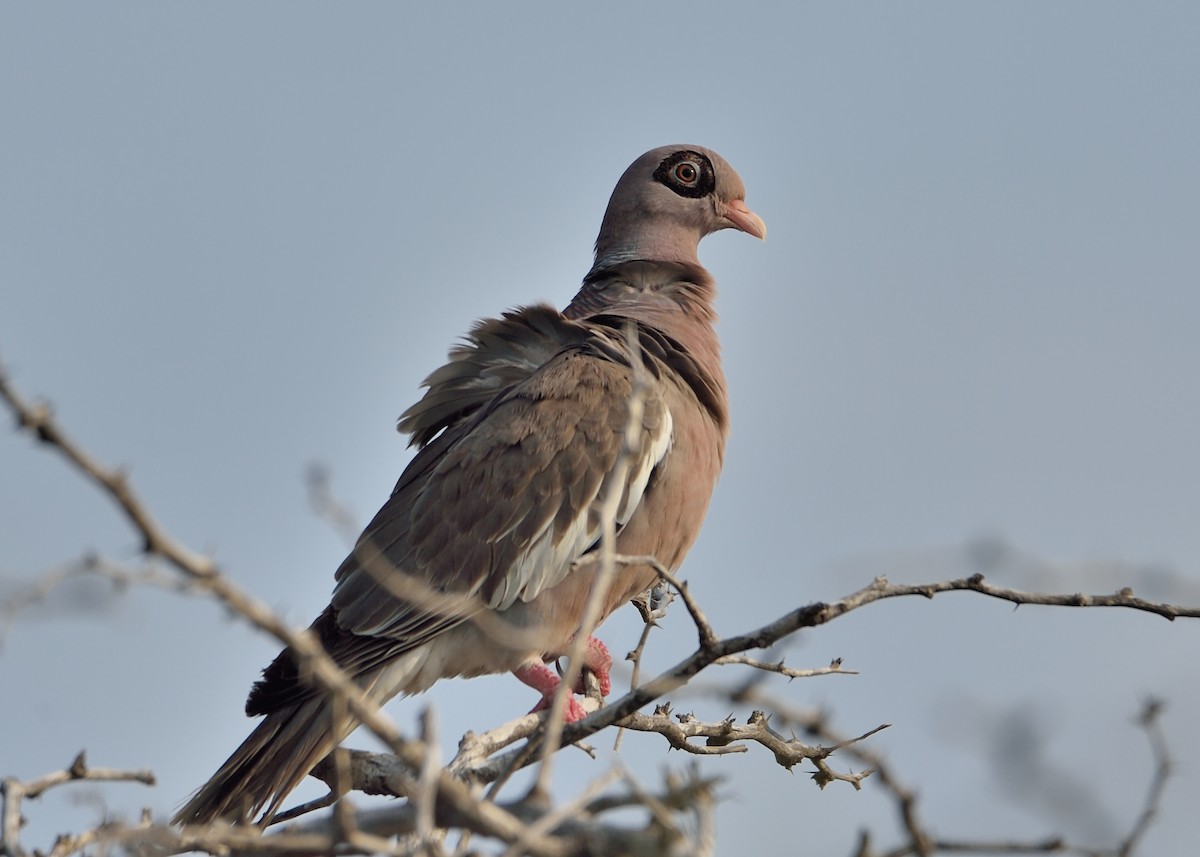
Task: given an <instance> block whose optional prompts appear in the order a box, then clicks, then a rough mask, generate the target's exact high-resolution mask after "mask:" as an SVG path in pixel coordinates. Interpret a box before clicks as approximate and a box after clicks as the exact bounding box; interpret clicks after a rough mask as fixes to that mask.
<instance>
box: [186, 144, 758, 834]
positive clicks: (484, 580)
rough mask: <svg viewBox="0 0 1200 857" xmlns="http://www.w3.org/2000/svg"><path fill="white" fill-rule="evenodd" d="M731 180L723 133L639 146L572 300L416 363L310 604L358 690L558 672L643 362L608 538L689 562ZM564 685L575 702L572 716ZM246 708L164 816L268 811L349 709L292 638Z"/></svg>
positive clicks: (620, 594) (743, 221)
mask: <svg viewBox="0 0 1200 857" xmlns="http://www.w3.org/2000/svg"><path fill="white" fill-rule="evenodd" d="M744 196H745V190H744V187H743V185H742V180H741V179H740V178H739V177H738V174H737V173H736V172H734V170H733V168H732V167H730V166H729V164H728V163H726V162H725V160H724V159H723V158H721V156H719V155H717V154H716V153H715V152H712V151H709V150H708V149H704V148H701V147H700V146H665V147H662V148H658V149H654V150H652V151H650V152H647V153H646V154H644V155H642V156H641V157H640V158H638V159H637V160H636V161H634V162H633V164H632V165H631V166H630V167H629V169H628V170H626V171H625V174H624V175H623V176H621V180H620V181H619V182H618V183H617V186H616V189H615V190H614V191H613V194H612V198H611V200H610V201H609V204H608V210H607V212H606V213H605V215H604V221H603V223H602V224H601V226H600V236H599V237H598V238H597V239H596V257H595V264H594V265H593V266H592V269H591V271H589V272H588V274H587V276H586V277H585V278H584V280H583V285H582V287H581V288H580V290H579V292H578V294H576V295H575V298H574V299H573V300H572V301H571V303H570V305H569V306H568V307H567V308H566V309H565V310H564V311H563V312H561V313H560V312H558V311H557V310H555V309H553V308H552V307H549V306H546V305H535V306H530V307H525V308H521V309H516V310H513V311H511V312H508V313H505V314H504V315H503V317H501V318H498V319H488V320H485V321H482V322H480V323H478V324H477V325H476V326H475V328H474V329H473V330H472V331H471V333H470V334H469V336H468V337H467V339H466V341H465V342H464V344H462V345H460V346H458V347H456V348H454V349H453V350H452V351H451V352H450V360H449V362H448V363H447V364H446V365H444V366H442V367H441V368H440V369H438V370H437V371H436V372H434V373H433V374H432V375H430V376H429V377H428V378H427V379H426V381H425V386H426V387H427V388H428V389H427V391H426V393H425V395H424V397H423V398H422V399H421V400H420V401H419V402H417V403H416V404H415V405H413V406H412V407H411V408H409V409H408V410H407V411H406V412H405V413H404V415H403V416H402V417H401V418H400V423H399V428H400V430H401V431H403V432H407V433H408V434H410V435H411V436H412V443H413V444H415V445H417V446H418V447H419V450H418V452H417V454H416V456H415V457H414V458H413V459H412V461H411V462H410V463H409V465H408V467H407V468H405V470H404V473H403V475H401V477H400V481H399V482H398V483H397V485H396V489H395V491H393V492H392V495H391V497H390V498H389V499H388V501H387V502H386V503H385V504H384V506H383V508H382V509H380V510H379V513H378V514H377V515H376V516H375V518H374V520H372V521H371V523H370V525H368V527H367V528H366V530H365V531H364V532H363V534H362V535H361V536H360V537H359V540H358V543H357V545H356V546H355V549H354V551H353V552H352V553H351V554H350V556H349V557H347V559H346V561H345V562H343V563H342V565H341V567H340V568H339V569H338V570H337V574H336V579H337V584H336V586H335V588H334V592H333V599H332V601H331V603H330V605H329V606H328V607H327V608H326V609H325V611H324V612H323V613H322V614H321V615H320V616H319V617H318V618H317V620H316V621H315V622H314V623H313V625H312V631H313V632H314V633H315V634H316V636H317V637H318V638H319V640H320V641H321V644H322V645H323V646H324V647H325V649H326V651H327V652H328V653H329V654H330V656H331V657H332V658H333V659H334V660H335V661H336V662H337V663H338V664H339V665H340V666H341V668H342V669H343V670H345V671H346V672H347V673H348V674H349V675H350V676H351V677H352V678H353V679H354V681H355V682H356V683H357V684H358V685H359V686H360V687H361V688H362V689H363V690H364V691H365V692H366V693H367V694H368V695H369V696H370V697H372V698H373V699H375V700H378V701H380V702H382V701H385V700H387V699H390V698H391V697H393V696H395V695H396V694H398V693H404V694H411V693H418V692H420V691H423V690H425V689H426V688H428V687H429V686H430V685H432V684H433V683H434V682H435V681H437V680H438V679H439V678H446V677H450V676H476V675H483V674H488V673H500V672H508V671H511V672H513V673H514V674H515V675H516V676H517V677H518V678H519V679H520V680H521V681H523V682H525V683H526V684H528V685H530V686H531V687H533V688H534V689H536V690H537V691H538V692H539V693H540V694H541V695H542V702H541V703H540V704H539V706H538V707H539V708H540V707H545V706H546V704H547V701H548V700H549V699H550V698H551V697H552V695H553V693H554V691H555V688H556V687H557V685H558V683H559V679H558V676H557V675H556V674H555V672H554V671H553V670H551V669H550V668H549V667H547V666H546V664H547V663H548V662H550V661H553V660H555V659H556V658H558V657H560V656H562V655H563V654H564V653H565V652H567V650H568V649H569V648H570V645H571V641H572V639H573V638H574V636H575V635H577V634H579V633H581V632H583V633H590V631H591V629H581V628H580V622H581V619H582V614H583V611H584V607H585V604H586V601H587V599H588V595H589V593H590V591H591V587H592V582H593V580H594V577H595V575H596V573H597V568H598V565H597V564H596V563H590V564H589V563H578V562H577V561H578V560H579V559H580V558H581V557H584V556H585V555H586V554H588V552H589V551H593V550H596V549H597V547H598V544H599V539H600V527H601V516H600V508H601V505H602V503H603V501H604V499H605V497H606V496H607V495H608V493H609V492H610V491H613V490H614V485H613V484H612V482H613V478H614V471H615V470H616V468H615V463H616V461H617V459H618V454H619V450H620V447H621V439H622V435H623V433H624V432H625V430H626V427H627V423H628V414H629V401H630V397H631V390H632V389H633V377H634V371H635V370H634V368H633V367H634V365H635V362H640V363H641V364H642V367H643V368H642V370H641V371H642V372H643V373H644V376H643V377H645V378H647V379H648V384H647V385H646V386H647V390H646V392H645V395H644V399H643V402H644V409H643V412H642V417H641V425H640V430H639V431H638V433H637V434H638V438H637V443H636V449H637V453H636V455H635V457H634V460H633V464H632V466H631V467H628V468H625V470H626V472H627V476H626V477H625V481H624V484H622V485H618V486H615V488H616V489H617V490H620V492H621V502H620V506H619V509H618V513H617V521H616V523H617V527H618V537H617V550H618V551H619V552H620V553H622V554H627V555H651V556H654V557H656V558H657V559H658V560H659V561H660V562H661V563H663V564H664V565H665V566H666V567H668V568H670V569H672V570H674V569H675V568H677V567H678V566H679V564H680V563H681V562H682V561H683V557H684V554H686V553H687V551H688V548H690V547H691V545H692V543H693V541H695V539H696V535H697V533H698V532H699V530H700V524H701V521H702V520H703V518H704V513H705V509H706V508H707V506H708V501H709V496H710V494H711V493H712V490H713V485H714V483H715V482H716V479H717V474H718V472H719V471H720V469H721V461H722V457H723V454H724V447H725V435H726V426H727V413H726V408H727V400H726V393H725V377H724V374H723V373H722V371H721V359H720V348H719V343H718V341H717V335H716V333H715V331H714V330H713V322H714V320H715V313H714V311H713V298H714V295H715V286H714V282H713V279H712V277H711V276H710V275H709V273H708V272H707V271H706V270H705V269H704V268H703V267H701V265H700V263H699V261H698V260H697V258H696V249H697V245H698V244H699V242H700V239H701V238H703V237H704V236H706V235H708V234H709V233H712V232H716V231H717V230H720V229H728V228H734V229H739V230H741V231H743V232H747V233H749V234H751V235H754V236H756V237H758V238H764V237H765V236H766V226H765V225H764V224H763V221H762V220H761V219H760V218H759V217H758V216H757V215H755V214H754V213H753V212H751V211H750V210H749V209H748V208H747V207H746V204H745V202H744ZM630 325H632V326H633V329H634V332H635V333H636V338H632V337H630V336H628V335H627V334H628V330H627V328H628V327H629V326H630ZM633 341H636V343H637V346H636V347H637V349H638V350H639V351H640V355H633V354H631V351H630V348H631V346H630V342H633ZM654 581H655V573H654V571H653V570H652V569H650V568H648V567H646V566H630V567H623V568H621V569H620V570H619V571H618V573H617V576H616V579H615V581H614V583H613V584H612V586H611V587H610V589H609V592H608V594H607V597H606V598H605V599H604V601H603V609H602V611H601V617H607V616H608V615H609V614H610V613H611V612H612V611H613V610H615V609H616V608H617V607H618V606H620V605H621V604H623V603H625V602H626V601H629V600H630V599H631V598H632V597H633V596H635V595H637V594H639V593H641V592H642V591H644V590H646V589H647V588H648V587H650V586H651V585H652V584H653V583H654ZM586 652H587V654H586V657H585V663H586V665H587V667H588V668H589V669H591V670H592V671H593V672H594V673H595V674H596V675H597V678H598V679H599V680H600V685H601V689H602V690H603V691H604V692H607V691H608V688H609V678H608V671H609V667H610V666H611V663H612V660H611V658H610V657H609V655H608V652H607V650H606V649H605V648H604V646H603V644H602V643H600V642H599V641H597V640H594V639H589V640H588V643H587V647H586ZM567 699H568V707H567V710H566V712H565V714H566V717H567V719H568V720H576V719H578V718H580V717H582V716H583V711H582V709H581V708H580V707H579V705H578V703H577V702H576V701H575V700H574V699H573V698H571V697H570V696H568V698H567ZM246 713H247V714H249V715H266V717H265V719H264V720H263V721H262V722H261V723H260V724H259V725H258V727H257V728H256V729H255V730H254V732H253V733H251V735H250V737H249V738H247V739H246V741H245V742H244V743H243V744H242V746H241V747H239V748H238V749H237V751H236V752H235V753H234V754H233V755H232V756H231V757H230V758H229V760H228V761H226V762H225V764H224V765H222V766H221V768H220V770H218V771H217V773H216V774H215V775H213V777H212V779H211V780H209V781H208V783H207V784H205V785H204V786H203V787H202V788H201V789H200V790H199V791H198V792H197V793H196V794H195V796H194V797H192V799H191V800H190V801H188V803H187V804H186V805H185V806H184V807H183V808H182V809H181V810H180V811H179V813H178V814H177V815H176V816H175V818H174V821H175V823H190V824H203V823H207V822H210V821H214V820H216V819H218V818H223V819H226V820H230V821H246V820H248V819H250V818H252V817H253V816H254V815H255V814H257V813H258V812H259V811H260V810H262V809H263V808H264V807H265V808H266V812H265V814H264V816H263V819H261V820H260V823H265V822H267V821H269V820H270V818H271V817H273V816H274V814H275V813H276V812H277V811H278V809H279V807H280V805H281V804H282V802H283V800H284V799H285V798H286V796H287V795H288V793H289V792H291V791H292V789H294V788H295V787H296V786H297V785H298V784H299V783H300V782H301V781H302V780H303V779H304V777H305V776H306V775H307V774H308V772H309V771H310V770H311V769H312V768H313V766H314V765H316V764H317V762H319V761H320V760H321V759H322V758H323V757H324V756H325V755H326V754H327V753H329V752H330V750H332V749H333V747H334V746H336V744H337V743H338V742H339V741H341V740H342V739H343V738H344V737H346V736H347V735H348V734H349V733H350V732H351V731H352V730H353V729H354V727H355V726H356V725H357V721H355V720H354V719H353V717H351V716H348V715H346V714H344V713H340V714H339V716H338V720H337V722H336V723H335V722H334V711H333V705H332V703H331V702H330V701H329V699H328V697H327V696H326V695H325V694H323V693H321V692H320V691H318V690H317V689H315V688H314V687H313V686H312V685H311V684H310V683H309V682H307V681H306V680H305V678H304V677H303V676H302V674H301V671H300V669H299V667H298V665H297V661H296V659H295V657H294V656H293V654H292V652H291V650H290V649H288V650H284V651H283V652H282V653H281V654H280V655H279V656H278V657H277V658H276V659H275V661H274V662H273V663H272V664H271V665H270V666H268V667H267V668H266V670H264V671H263V677H262V679H261V680H260V681H259V682H257V683H256V684H255V685H254V688H253V690H251V692H250V698H249V699H248V700H247V702H246Z"/></svg>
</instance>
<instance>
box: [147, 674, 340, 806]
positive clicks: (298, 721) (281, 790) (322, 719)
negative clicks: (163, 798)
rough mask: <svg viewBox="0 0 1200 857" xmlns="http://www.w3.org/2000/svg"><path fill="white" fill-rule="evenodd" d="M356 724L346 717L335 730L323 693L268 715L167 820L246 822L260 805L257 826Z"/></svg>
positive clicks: (331, 710) (328, 702) (329, 706)
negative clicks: (260, 816)
mask: <svg viewBox="0 0 1200 857" xmlns="http://www.w3.org/2000/svg"><path fill="white" fill-rule="evenodd" d="M356 724H357V721H356V720H355V719H353V718H352V717H342V718H340V719H339V722H338V723H337V724H336V729H335V725H334V723H333V705H332V704H331V703H330V701H329V699H328V698H327V697H325V696H324V695H321V696H318V697H315V698H312V699H308V700H305V701H303V702H299V703H297V704H295V705H290V706H287V707H286V708H282V709H280V710H279V711H275V712H272V713H271V714H268V715H267V716H266V717H265V718H264V719H263V721H262V722H261V723H259V724H258V727H257V728H256V729H255V730H254V731H253V732H251V733H250V737H249V738H247V739H246V740H245V741H243V742H242V746H240V747H238V748H237V750H235V751H234V753H233V755H232V756H230V757H229V758H228V759H227V760H226V761H225V764H223V765H222V766H221V767H220V769H219V770H218V771H217V772H216V773H215V774H213V775H212V777H211V778H210V779H209V781H208V782H207V783H205V784H204V785H203V786H201V787H200V789H199V791H197V792H196V794H195V795H193V796H192V798H191V800H189V801H188V802H187V803H186V804H184V806H183V807H182V808H181V809H180V810H179V812H177V813H176V814H175V817H174V818H172V819H171V822H172V824H210V823H212V822H214V821H217V820H218V819H224V820H226V821H230V822H239V821H249V820H250V819H251V818H253V817H254V816H255V815H256V814H258V812H259V811H260V810H262V809H263V808H264V807H266V815H265V816H264V818H263V820H262V821H260V824H261V823H264V822H267V821H269V820H270V818H271V817H272V816H273V815H274V814H275V813H276V812H277V811H278V810H279V807H280V805H281V804H282V803H283V801H284V800H285V799H286V798H287V796H288V794H289V793H290V792H291V791H292V789H294V788H296V786H298V785H300V783H301V782H302V781H303V780H304V778H305V777H306V776H307V775H308V772H309V771H311V770H312V769H313V767H314V766H315V765H316V764H317V762H319V761H321V759H323V758H325V756H326V755H328V753H329V752H330V751H331V750H332V749H333V748H334V747H335V746H336V745H337V743H338V742H339V741H341V740H342V738H344V737H346V735H348V734H349V733H350V731H352V730H353V728H354V726H355V725H356Z"/></svg>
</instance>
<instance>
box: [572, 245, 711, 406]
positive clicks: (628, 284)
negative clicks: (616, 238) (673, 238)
mask: <svg viewBox="0 0 1200 857" xmlns="http://www.w3.org/2000/svg"><path fill="white" fill-rule="evenodd" d="M716 291H717V290H716V283H715V282H714V281H713V278H712V275H710V274H709V273H708V271H706V270H705V269H704V268H703V267H702V266H701V265H700V264H699V263H698V262H691V263H687V262H666V261H649V260H645V259H636V260H632V261H626V262H621V263H618V264H615V265H608V266H604V267H601V266H600V264H599V260H597V265H596V266H595V267H593V268H592V270H591V271H590V272H589V273H588V275H587V276H586V277H585V278H584V281H583V286H582V287H581V288H580V289H579V292H578V293H577V294H576V295H575V297H574V298H573V299H572V300H571V303H570V304H569V305H568V306H567V308H566V309H565V310H564V311H563V315H565V316H566V317H567V318H571V319H578V320H586V319H588V318H589V317H593V316H598V315H605V316H617V317H623V318H630V319H633V320H634V321H637V322H639V323H641V324H645V325H647V326H649V327H652V328H654V329H656V330H659V331H661V332H662V333H664V334H666V335H667V336H669V337H670V338H671V339H672V340H674V341H675V342H677V343H679V345H680V346H682V348H683V349H684V350H685V351H686V352H687V353H688V355H689V356H690V357H691V359H692V360H694V361H695V362H696V364H697V365H698V366H699V368H700V369H701V371H702V372H703V373H704V374H705V376H706V377H707V378H708V379H709V383H710V384H711V385H712V386H713V388H714V389H715V390H717V391H719V392H718V396H719V397H720V398H722V399H723V398H724V392H725V375H724V373H723V372H722V371H721V350H720V343H719V342H718V340H717V336H716V332H715V331H714V329H713V324H714V322H715V321H716V319H717V314H716V311H715V309H714V308H713V300H714V299H715V297H716Z"/></svg>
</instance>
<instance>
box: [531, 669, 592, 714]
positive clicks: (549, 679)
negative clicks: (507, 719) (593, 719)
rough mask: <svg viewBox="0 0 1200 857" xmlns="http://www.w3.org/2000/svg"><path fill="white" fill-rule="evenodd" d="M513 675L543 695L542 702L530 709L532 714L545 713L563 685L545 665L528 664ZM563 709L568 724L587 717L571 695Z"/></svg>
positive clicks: (568, 695) (568, 696)
mask: <svg viewBox="0 0 1200 857" xmlns="http://www.w3.org/2000/svg"><path fill="white" fill-rule="evenodd" d="M513 675H515V676H516V677H517V678H519V679H520V680H521V681H523V682H524V683H525V684H527V685H529V686H530V687H532V688H533V689H534V690H536V691H537V692H538V693H540V694H541V695H542V700H541V702H539V703H538V704H537V705H535V706H534V707H533V708H531V709H530V711H529V713H530V714H534V713H535V712H538V711H545V710H546V709H547V708H549V707H550V703H551V702H552V701H553V700H554V693H555V691H556V690H558V686H559V685H560V684H562V682H561V681H560V680H559V678H558V676H557V675H556V674H555V672H554V670H552V669H550V668H549V667H548V666H546V665H545V664H526V665H525V666H523V667H518V668H517V669H515V670H513ZM563 708H564V711H563V719H564V720H565V721H566V722H567V723H574V722H575V721H576V720H582V719H583V718H585V717H587V712H586V711H584V710H583V706H581V705H580V704H579V703H578V702H577V701H576V700H575V697H574V696H572V695H571V694H569V693H568V694H567V697H566V700H565V701H564V704H563Z"/></svg>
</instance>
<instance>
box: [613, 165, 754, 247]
mask: <svg viewBox="0 0 1200 857" xmlns="http://www.w3.org/2000/svg"><path fill="white" fill-rule="evenodd" d="M721 229H739V230H741V231H742V232H745V233H747V234H749V235H753V236H754V237H756V238H766V237H767V227H766V224H765V223H763V221H762V218H760V217H759V216H758V215H757V214H755V213H754V212H753V211H751V210H750V209H749V208H747V207H746V187H745V185H743V184H742V179H741V177H740V176H739V175H738V174H737V171H736V170H734V168H733V167H731V166H730V165H729V163H728V162H727V161H726V160H725V159H724V158H722V157H721V156H720V155H718V154H717V153H716V152H714V151H712V150H710V149H706V148H704V147H703V146H686V145H678V146H661V147H659V148H657V149H651V150H650V151H649V152H647V153H646V154H644V155H642V156H641V157H640V158H638V159H637V160H636V161H634V162H633V163H632V164H631V165H630V166H629V169H627V170H626V171H625V173H624V175H622V176H621V180H620V181H619V182H617V186H616V188H615V189H614V190H613V193H612V197H611V199H609V202H608V210H607V211H606V212H605V213H604V221H603V222H602V223H601V225H600V235H599V237H598V238H597V239H596V262H595V265H594V267H593V270H598V269H602V268H607V267H609V266H611V265H616V264H620V263H622V262H629V261H633V260H646V261H661V262H692V263H694V262H696V261H697V260H696V248H697V246H698V245H699V243H700V239H702V238H703V237H704V236H706V235H709V234H711V233H713V232H716V231H718V230H721Z"/></svg>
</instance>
